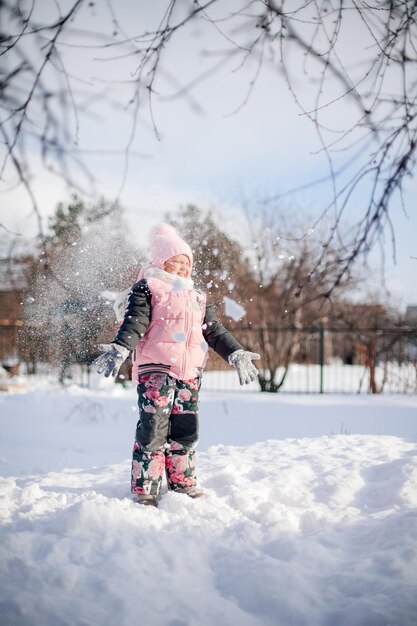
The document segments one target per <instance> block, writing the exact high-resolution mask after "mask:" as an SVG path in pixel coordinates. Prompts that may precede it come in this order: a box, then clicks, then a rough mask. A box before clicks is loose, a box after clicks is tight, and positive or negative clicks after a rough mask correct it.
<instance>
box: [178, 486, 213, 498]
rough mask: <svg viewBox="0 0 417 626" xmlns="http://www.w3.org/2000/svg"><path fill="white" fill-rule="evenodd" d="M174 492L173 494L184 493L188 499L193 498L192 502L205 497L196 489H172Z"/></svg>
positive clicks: (202, 492)
mask: <svg viewBox="0 0 417 626" xmlns="http://www.w3.org/2000/svg"><path fill="white" fill-rule="evenodd" d="M174 491H175V493H185V494H186V495H187V496H188V497H189V498H193V500H195V498H201V497H202V496H205V495H206V494H205V493H204V491H201V490H200V489H197V487H185V488H184V489H174Z"/></svg>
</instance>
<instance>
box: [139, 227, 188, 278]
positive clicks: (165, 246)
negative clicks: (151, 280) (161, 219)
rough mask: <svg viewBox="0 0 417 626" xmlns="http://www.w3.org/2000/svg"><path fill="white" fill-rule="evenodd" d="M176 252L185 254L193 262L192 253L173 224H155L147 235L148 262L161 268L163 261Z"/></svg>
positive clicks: (176, 253)
mask: <svg viewBox="0 0 417 626" xmlns="http://www.w3.org/2000/svg"><path fill="white" fill-rule="evenodd" d="M178 254H185V256H187V257H188V258H189V259H190V265H192V264H193V253H192V252H191V248H190V246H189V245H188V243H186V242H185V241H184V240H183V239H181V237H180V236H179V234H178V233H177V231H176V230H175V228H174V227H173V226H170V225H169V224H160V225H159V226H155V227H154V228H153V229H152V231H151V234H150V236H149V263H150V264H151V265H152V266H153V267H159V268H161V269H162V268H163V267H164V263H165V261H167V260H168V259H170V258H171V257H173V256H177V255H178Z"/></svg>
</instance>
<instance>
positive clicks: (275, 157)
mask: <svg viewBox="0 0 417 626" xmlns="http://www.w3.org/2000/svg"><path fill="white" fill-rule="evenodd" d="M67 4H68V3H67ZM98 4H99V3H95V4H94V7H88V6H86V7H85V8H83V9H82V11H80V12H79V14H78V15H77V18H76V20H75V22H74V23H73V24H72V30H71V31H68V33H67V34H66V36H65V37H64V38H63V39H62V45H61V46H60V48H59V50H60V53H61V54H62V57H63V59H64V61H65V63H66V67H67V70H68V74H69V77H70V80H71V83H72V86H73V89H74V92H75V94H76V98H77V100H78V102H82V103H83V104H82V107H81V109H80V111H79V113H80V115H79V119H78V121H76V118H75V116H74V115H71V113H70V114H69V116H68V123H69V125H70V128H72V129H73V136H74V137H75V135H77V140H78V143H77V146H76V148H77V149H81V150H85V151H87V152H85V153H84V154H83V163H84V164H85V166H86V167H87V168H88V169H89V171H90V172H91V173H92V174H93V175H94V179H95V185H94V190H93V193H96V194H97V195H103V196H105V197H106V198H107V199H110V200H111V199H114V198H116V197H120V200H121V202H122V204H123V205H124V206H125V207H126V211H127V218H128V222H129V225H130V227H131V229H130V231H129V232H127V233H126V236H127V237H131V238H132V239H134V240H135V241H137V242H139V243H141V244H142V245H143V243H144V239H145V237H146V234H147V232H148V230H149V227H150V226H151V225H153V224H154V223H156V222H157V221H159V220H160V219H161V218H162V216H163V214H164V213H165V212H166V211H169V210H175V209H176V208H177V207H178V206H179V205H184V204H187V203H191V202H193V203H197V204H198V205H200V206H202V207H203V208H207V207H212V208H214V209H215V210H216V214H217V215H218V217H219V220H220V222H221V223H220V225H223V226H224V227H225V228H226V230H227V231H228V232H229V233H230V234H236V236H237V237H239V236H240V230H239V228H238V226H237V225H238V223H239V220H236V216H239V211H240V208H239V207H240V206H241V204H242V202H249V203H250V202H252V201H254V200H256V199H259V198H260V197H261V196H263V195H274V194H277V193H281V192H284V191H286V190H288V189H291V188H293V187H296V186H299V185H303V184H305V183H307V182H310V181H314V180H315V179H318V178H321V177H322V176H323V175H325V174H326V172H327V170H326V162H325V158H324V155H323V154H321V155H320V154H318V155H317V154H314V152H316V151H317V150H318V148H319V147H320V144H319V141H318V137H317V135H316V131H315V129H314V127H313V126H312V125H311V123H310V122H309V120H308V119H307V118H306V117H305V116H301V115H300V111H299V109H298V108H297V107H296V105H295V104H294V100H293V97H292V95H291V94H290V92H289V90H288V87H287V85H286V83H285V80H284V79H283V77H282V75H281V74H280V72H279V70H278V69H277V66H275V67H273V66H272V65H271V64H269V63H268V60H266V61H265V62H264V64H263V66H262V68H261V69H260V72H259V75H257V79H256V83H255V86H254V88H253V90H252V91H251V93H250V97H249V99H248V101H247V102H246V103H245V104H244V106H241V105H242V104H243V103H244V102H245V98H246V96H247V93H248V88H249V85H250V82H251V80H253V78H254V76H255V74H256V72H257V67H258V64H257V60H256V59H249V60H248V61H247V62H246V63H245V65H243V66H242V67H240V68H239V65H240V61H239V60H238V59H237V57H236V58H228V59H226V60H224V61H222V63H221V66H220V67H219V68H218V69H217V70H216V71H215V72H213V73H212V74H211V75H210V76H208V77H207V78H206V79H205V80H204V81H203V82H201V83H199V84H198V85H197V86H195V87H194V88H193V89H192V90H187V91H186V95H184V94H183V95H182V96H181V95H180V96H178V92H179V90H180V89H181V87H184V86H187V85H188V84H189V83H190V82H192V81H193V79H194V78H195V77H197V76H199V75H201V74H202V73H204V72H206V70H207V69H208V68H210V67H212V66H213V65H215V64H217V63H218V62H219V60H220V59H221V57H220V56H219V55H215V54H213V51H214V50H217V51H220V50H224V49H225V47H226V46H225V38H224V35H221V33H219V31H218V30H217V29H216V28H213V27H210V28H209V27H208V24H207V23H206V22H203V21H200V22H196V23H195V24H194V25H192V26H190V27H188V28H187V29H186V30H184V31H183V33H182V34H181V36H179V37H178V38H177V39H176V40H174V41H173V44H172V45H171V46H170V47H169V48H168V50H167V52H166V55H165V56H164V57H163V59H162V61H161V70H160V74H159V79H158V81H157V83H156V84H155V89H156V90H157V91H158V94H157V95H155V98H154V101H153V108H152V113H153V117H154V121H155V124H156V128H157V132H158V133H159V138H158V137H157V136H156V132H155V129H153V128H152V122H151V117H150V114H149V106H148V105H147V103H146V102H144V103H143V109H141V112H140V115H139V123H138V125H137V128H136V133H135V137H134V140H133V142H132V146H131V155H130V157H129V162H128V170H127V176H126V179H125V180H124V167H125V162H124V156H123V151H124V149H125V147H126V145H127V144H128V141H129V137H130V133H131V128H132V113H131V110H132V107H130V108H129V107H128V106H127V104H128V102H129V98H130V96H131V81H132V79H133V78H134V76H135V71H136V69H137V65H138V61H137V57H136V56H135V55H132V56H128V57H123V58H121V59H114V60H113V58H114V57H116V56H117V55H118V49H117V47H116V48H106V49H100V48H95V47H91V46H95V45H97V44H98V43H101V41H99V39H98V38H97V37H93V35H92V31H94V32H95V33H96V34H97V35H98V36H100V35H101V34H106V35H107V34H108V33H111V32H112V29H113V28H114V25H113V24H112V16H111V14H110V12H109V10H108V5H107V3H103V4H100V6H97V5H98ZM164 4H166V3H163V2H161V3H149V2H143V1H140V2H134V1H133V0H119V1H118V2H117V3H116V2H114V3H113V10H114V12H115V15H116V17H117V20H118V22H119V27H121V30H122V31H124V32H125V34H126V35H128V36H130V35H133V34H136V33H137V32H139V31H143V30H145V29H146V28H147V27H151V25H152V23H153V24H155V20H156V19H157V18H158V15H159V11H160V7H161V5H164ZM145 5H146V6H145ZM226 5H228V6H229V7H230V8H233V7H236V6H238V5H241V3H239V2H228V1H226V2H224V3H223V7H225V6H226ZM55 6H56V5H55V3H54V2H49V1H48V0H46V1H44V2H42V3H41V4H39V3H38V5H37V7H38V8H37V10H38V11H39V19H44V18H45V15H48V16H49V19H50V16H51V15H52V12H53V11H54V10H56V9H55V8H54V7H55ZM62 6H65V3H62ZM356 35H357V36H356V38H355V44H357V42H358V41H360V36H361V34H360V33H356ZM233 36H234V37H235V38H236V41H239V42H243V41H244V40H245V38H246V39H247V35H246V34H245V32H244V31H236V32H234V33H233ZM74 43H77V44H82V46H83V47H81V48H79V47H78V48H77V47H72V44H74ZM66 44H70V45H66ZM344 46H345V49H347V47H348V46H352V55H353V54H354V49H355V46H354V45H353V42H352V41H351V40H350V41H348V42H346V43H345V44H344ZM207 51H211V52H210V54H207ZM110 59H112V60H110ZM293 67H294V71H297V69H299V68H298V67H297V59H294V61H293ZM297 86H298V87H299V88H300V89H301V93H304V94H305V98H306V101H308V99H309V98H310V97H311V96H310V92H309V89H311V87H312V86H311V85H310V81H309V77H308V75H303V74H302V73H301V72H299V73H298V75H297ZM331 89H337V87H335V86H334V85H333V86H331V88H330V91H331ZM330 91H329V93H330ZM312 93H313V92H312ZM176 94H177V95H176ZM109 97H110V98H111V99H112V100H113V101H117V102H118V103H119V104H121V105H122V106H121V107H118V106H110V105H109V104H108V101H107V99H108V98H109ZM354 113H355V112H354V104H353V102H349V103H348V102H346V103H344V104H343V106H341V105H340V106H339V107H338V108H336V109H334V110H333V111H330V112H329V117H328V121H329V122H331V123H333V124H335V125H337V124H338V123H340V124H339V125H343V124H342V122H346V120H347V119H349V116H353V115H354ZM338 116H340V120H339V119H338ZM352 119H353V117H352ZM77 124H78V125H79V129H78V132H77V133H76V128H77ZM31 161H32V167H33V171H34V173H35V176H34V188H35V191H36V195H37V199H38V202H39V206H40V207H41V210H42V214H43V215H44V217H45V219H46V217H47V216H48V215H50V214H51V213H52V212H53V210H54V208H55V206H56V203H57V202H58V201H60V200H66V199H68V198H69V190H68V189H67V188H66V185H65V184H64V183H63V182H62V180H60V179H59V178H58V177H55V176H53V175H52V174H51V173H49V172H48V171H47V170H46V169H45V168H44V167H43V166H42V165H41V163H40V160H39V157H38V156H37V153H36V151H35V149H34V152H33V154H32V158H31ZM83 167H84V166H83ZM72 174H73V176H74V177H75V178H76V179H77V180H79V181H80V183H81V184H85V182H86V180H85V179H84V178H83V175H82V169H80V170H77V168H75V167H74V171H73V172H72ZM123 181H124V182H123ZM90 191H91V189H90ZM329 194H330V187H329V185H322V186H314V187H312V188H309V189H307V190H305V191H303V192H301V193H299V194H297V196H296V198H295V199H294V200H291V199H289V198H287V199H286V201H285V203H286V205H288V209H289V210H296V211H301V210H305V212H306V214H308V215H311V216H312V219H313V218H314V216H315V215H318V214H319V212H320V211H321V210H322V209H323V208H324V206H326V205H327V204H328V202H329V199H330V196H329ZM416 195H417V185H416V182H415V179H414V180H410V181H408V183H407V186H406V195H405V200H406V207H407V209H408V215H406V214H404V212H403V210H402V208H401V204H400V202H399V201H398V199H397V200H396V201H395V203H394V204H393V206H392V212H391V217H392V221H393V224H394V228H395V233H396V254H397V263H396V265H394V263H393V258H392V253H393V251H392V247H391V244H390V235H389V233H388V232H387V236H386V244H387V245H386V248H385V275H386V280H387V283H386V284H387V287H388V288H389V290H390V291H391V293H392V296H393V297H394V300H395V302H396V303H398V304H400V305H402V306H404V305H406V304H407V303H408V304H411V303H417V281H416V280H415V276H416V270H417V260H416V259H413V258H412V257H417V218H416V212H415V200H414V198H415V197H416ZM356 203H357V210H358V211H359V210H360V208H361V207H360V197H357V199H356ZM294 207H295V209H294ZM1 213H2V215H1V221H2V223H3V224H4V225H5V226H6V227H7V228H8V229H9V230H11V231H16V232H21V233H24V234H25V235H28V234H33V233H34V232H35V231H36V221H35V219H34V216H33V214H31V205H30V200H29V198H28V197H27V196H26V195H25V192H24V190H23V189H18V190H15V191H14V192H9V193H7V194H6V193H3V194H2V210H1ZM351 216H352V219H353V218H354V217H355V216H354V209H352V214H351ZM308 226H309V224H306V229H307V228H308ZM380 261H381V255H380V253H379V250H375V251H374V253H373V254H372V256H371V265H372V267H373V269H374V272H373V273H371V274H370V275H371V276H372V279H371V281H372V282H373V283H374V285H377V284H380V283H381V275H380V273H379V271H378V267H379V265H380Z"/></svg>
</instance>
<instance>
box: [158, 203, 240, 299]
mask: <svg viewBox="0 0 417 626" xmlns="http://www.w3.org/2000/svg"><path fill="white" fill-rule="evenodd" d="M166 220H167V221H168V222H170V223H171V224H172V225H173V226H175V228H177V230H178V231H179V232H180V233H181V236H182V237H184V238H185V240H186V241H187V242H188V243H189V244H190V246H191V249H192V250H193V254H194V268H193V271H194V278H195V284H196V286H197V287H198V288H200V289H202V290H203V291H205V292H207V294H208V298H209V301H210V302H212V303H214V304H217V305H220V304H221V303H223V299H224V297H225V296H226V297H229V298H233V299H236V300H237V301H240V300H241V295H242V294H241V289H242V288H241V283H242V278H243V277H245V274H246V272H247V267H246V264H245V262H244V260H243V257H242V248H241V244H239V243H238V242H236V241H233V240H232V239H231V238H230V237H229V236H228V235H227V234H226V233H225V232H223V230H221V229H220V228H219V227H218V225H217V222H216V220H215V219H214V217H213V214H212V212H210V211H203V210H202V209H201V208H199V207H197V206H195V205H193V204H189V205H187V206H186V207H181V208H179V209H178V210H177V211H176V213H175V214H174V215H172V214H167V215H166Z"/></svg>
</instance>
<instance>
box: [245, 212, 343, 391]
mask: <svg viewBox="0 0 417 626" xmlns="http://www.w3.org/2000/svg"><path fill="white" fill-rule="evenodd" d="M288 215H292V216H294V215H295V216H298V217H291V218H289V217H288ZM246 219H247V224H248V229H247V233H248V234H247V238H248V241H249V242H250V244H249V245H248V247H247V264H248V267H249V268H250V272H249V274H248V280H247V283H246V290H247V292H248V293H250V298H249V301H248V303H247V309H248V318H249V319H250V320H251V323H252V325H253V327H256V334H255V333H254V330H251V329H250V328H248V329H247V330H246V334H247V338H246V343H248V344H249V343H250V342H252V344H253V343H254V339H253V338H254V336H255V337H256V340H255V345H254V349H255V350H256V351H258V352H259V353H260V354H261V355H262V361H261V371H260V376H259V382H260V385H261V389H262V390H263V391H271V392H276V391H278V390H279V389H280V388H281V387H282V386H283V385H284V382H285V379H286V376H287V373H288V370H289V367H290V364H291V363H293V362H294V360H295V357H296V356H297V358H299V359H300V358H301V359H302V358H303V354H302V350H303V348H302V339H303V338H305V336H306V333H308V332H311V331H312V329H316V332H319V329H320V327H321V326H322V325H323V324H324V323H326V322H327V320H328V315H329V311H330V310H331V308H332V306H333V302H334V301H336V300H337V298H340V297H341V294H343V292H344V290H346V289H347V288H349V289H352V288H353V285H354V284H355V279H354V277H353V276H349V277H345V278H344V279H343V281H342V280H338V287H337V289H335V287H334V285H335V281H336V279H337V276H338V272H339V260H340V256H339V254H338V252H337V251H334V250H332V249H330V248H329V247H328V248H327V254H326V257H325V258H323V259H322V260H321V262H320V269H319V267H318V266H317V263H318V259H320V258H321V257H322V244H321V241H322V233H321V232H313V231H308V232H305V229H304V226H303V224H304V223H305V222H306V220H305V216H304V219H303V215H302V212H301V211H300V210H299V209H297V210H294V208H293V209H292V210H290V211H289V210H284V209H282V208H281V209H280V208H279V207H277V206H276V205H269V206H264V207H263V208H262V207H257V208H256V210H253V209H252V211H251V210H250V208H248V207H247V208H246ZM323 228H324V225H323V226H322V229H323ZM313 268H315V269H314V277H313ZM248 281H249V282H248ZM330 293H332V297H331V298H330Z"/></svg>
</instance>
